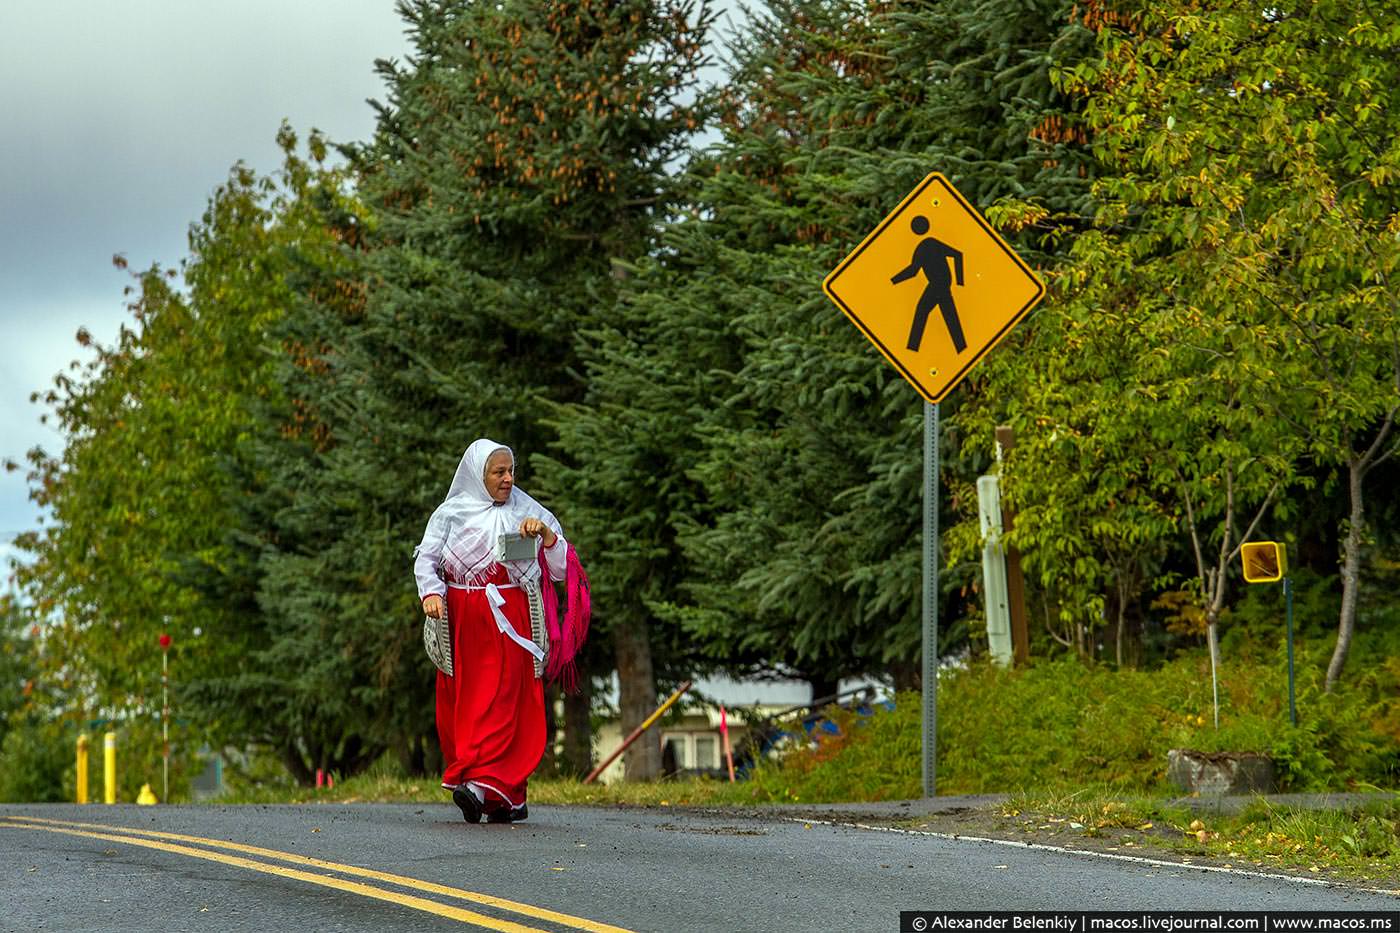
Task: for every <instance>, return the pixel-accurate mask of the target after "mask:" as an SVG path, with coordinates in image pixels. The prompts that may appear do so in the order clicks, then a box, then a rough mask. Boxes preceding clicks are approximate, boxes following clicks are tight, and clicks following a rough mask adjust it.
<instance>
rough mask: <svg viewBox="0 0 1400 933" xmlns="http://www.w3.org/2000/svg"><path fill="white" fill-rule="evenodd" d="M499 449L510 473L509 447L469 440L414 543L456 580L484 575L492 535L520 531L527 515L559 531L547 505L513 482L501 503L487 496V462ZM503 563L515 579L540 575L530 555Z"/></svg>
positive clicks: (491, 553)
mask: <svg viewBox="0 0 1400 933" xmlns="http://www.w3.org/2000/svg"><path fill="white" fill-rule="evenodd" d="M498 451H504V452H505V453H507V454H510V461H511V472H512V473H514V471H515V453H514V451H512V450H511V449H510V448H509V447H507V446H506V445H504V444H498V443H496V442H495V441H493V440H490V439H489V438H485V437H482V438H478V439H477V440H474V441H472V443H471V446H469V447H468V448H467V452H466V453H464V454H462V460H461V462H460V463H459V464H458V465H457V473H456V475H455V476H453V477H452V485H451V486H449V487H448V490H447V498H446V499H444V500H443V502H442V504H441V505H439V506H438V507H437V509H436V510H435V511H434V512H433V515H432V518H430V519H428V527H427V529H426V530H425V531H424V532H423V542H422V543H421V544H419V545H418V552H424V551H426V552H428V553H434V552H436V553H437V554H438V557H439V560H438V564H439V567H440V568H441V570H442V571H443V572H445V573H446V574H447V575H448V576H450V577H451V578H452V579H454V580H456V581H458V582H463V583H475V582H477V580H478V579H480V578H483V577H485V576H486V575H487V574H488V573H489V572H490V570H491V566H492V564H494V563H495V547H496V539H497V538H499V537H500V536H501V535H502V534H505V533H507V532H518V531H520V523H521V522H523V521H524V520H525V519H527V518H538V519H539V520H540V521H542V522H544V523H545V524H546V525H548V526H549V527H550V529H551V530H552V531H553V532H554V533H555V534H556V535H562V534H563V533H564V532H563V529H561V528H560V527H559V520H558V519H556V518H555V517H554V515H553V514H552V513H551V512H550V511H549V509H546V508H545V507H544V506H542V505H540V504H539V502H537V501H535V499H534V498H533V497H532V496H530V495H529V494H528V493H527V492H525V490H523V489H521V488H520V487H518V486H514V485H512V487H511V490H510V496H509V497H508V498H507V499H506V501H505V502H503V503H500V504H497V503H496V502H495V500H493V499H492V498H491V496H490V494H489V493H487V491H486V464H487V461H489V460H490V459H491V456H492V455H493V454H495V453H497V452H498ZM415 553H417V552H415ZM505 565H506V570H507V571H508V572H509V574H510V578H511V579H512V580H514V581H517V582H518V581H520V580H522V579H534V578H537V577H538V576H539V572H540V571H539V565H538V564H537V562H535V561H533V560H523V561H507V562H505Z"/></svg>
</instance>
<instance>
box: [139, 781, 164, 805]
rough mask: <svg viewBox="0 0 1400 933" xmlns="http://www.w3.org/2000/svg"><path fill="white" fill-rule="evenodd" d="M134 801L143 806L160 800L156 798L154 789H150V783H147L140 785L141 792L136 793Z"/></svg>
mask: <svg viewBox="0 0 1400 933" xmlns="http://www.w3.org/2000/svg"><path fill="white" fill-rule="evenodd" d="M136 802H137V803H139V804H141V806H143V807H149V806H151V805H152V804H156V803H160V801H159V800H157V799H156V793H155V791H153V790H151V785H149V784H142V785H141V793H139V794H137V795H136Z"/></svg>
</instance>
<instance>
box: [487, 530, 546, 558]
mask: <svg viewBox="0 0 1400 933" xmlns="http://www.w3.org/2000/svg"><path fill="white" fill-rule="evenodd" d="M539 547H540V539H539V538H527V537H526V536H525V535H521V534H516V533H515V532H506V533H505V534H503V535H501V536H500V537H499V538H497V539H496V560H498V561H508V560H534V559H535V555H537V554H538V553H539Z"/></svg>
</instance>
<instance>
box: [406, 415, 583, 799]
mask: <svg viewBox="0 0 1400 933" xmlns="http://www.w3.org/2000/svg"><path fill="white" fill-rule="evenodd" d="M514 535H519V536H521V537H522V538H524V539H526V541H527V542H528V544H533V543H534V542H536V541H537V542H538V544H537V545H535V547H534V548H531V547H529V546H528V544H527V546H526V547H525V548H524V549H523V553H519V552H520V551H521V550H522V549H521V548H520V542H519V541H514V542H513V541H512V540H511V539H512V536H514ZM413 569H414V576H415V577H416V578H417V581H418V596H419V599H420V600H422V603H423V610H424V612H425V613H427V614H428V615H429V616H431V617H433V618H436V619H441V618H443V617H444V615H445V616H446V618H447V619H448V621H449V625H450V631H451V644H452V659H453V664H452V667H453V676H448V675H447V674H445V673H443V672H441V671H439V672H438V675H437V729H438V739H439V741H440V742H441V744H442V754H443V760H444V762H445V768H444V770H443V776H442V785H443V787H445V788H447V789H449V790H451V791H452V799H453V801H454V802H455V803H456V804H457V806H458V807H460V808H461V810H462V817H463V818H464V819H465V820H466V821H467V822H469V823H476V822H479V821H480V820H481V818H482V816H483V815H484V816H485V817H486V820H487V822H489V823H505V822H511V821H514V820H523V819H525V818H526V817H527V816H528V815H529V810H528V809H527V807H526V804H525V793H526V784H527V781H528V779H529V777H530V774H531V773H532V772H533V771H534V770H535V768H536V767H538V765H539V763H540V759H541V758H542V757H543V755H544V744H545V713H544V686H543V684H544V681H545V680H546V679H547V680H555V679H558V678H561V677H562V678H563V679H564V680H565V681H566V682H571V681H572V678H573V677H574V676H575V674H574V669H573V659H574V656H575V655H576V654H577V652H578V650H579V648H580V647H581V646H582V644H583V640H584V638H585V637H586V635H587V632H588V617H589V603H588V578H587V576H585V575H584V573H583V568H582V567H581V566H580V564H579V562H578V557H577V555H576V554H575V553H574V549H573V546H572V545H571V544H569V543H568V542H567V541H566V540H564V533H563V529H562V528H560V526H559V521H558V519H556V518H555V517H554V515H553V514H552V513H551V512H550V511H549V510H548V509H546V508H545V507H544V506H542V505H540V504H539V503H538V502H537V501H535V500H534V499H533V498H532V497H531V496H529V495H528V494H526V492H525V491H524V490H522V489H517V488H516V487H515V455H514V453H512V452H511V450H510V448H509V447H506V446H505V445H503V444H497V443H496V442H494V441H491V440H488V439H486V438H480V439H478V440H476V441H473V442H472V444H471V446H470V447H468V448H467V452H466V453H465V454H463V455H462V460H461V463H460V464H459V465H458V467H457V474H456V476H454V477H453V479H452V486H451V487H450V488H449V489H448V493H447V498H446V499H445V500H444V501H443V503H442V504H441V505H439V506H438V507H437V509H436V510H435V511H434V512H433V514H432V517H431V518H430V519H429V520H428V527H427V529H426V530H425V531H424V533H423V541H422V543H421V544H419V545H418V549H417V550H416V551H415V552H414V566H413ZM552 581H567V584H568V585H567V590H568V613H567V615H566V617H565V618H564V619H563V620H562V621H561V620H560V619H559V617H558V616H559V613H558V606H557V600H556V598H555V595H554V585H553V582H552ZM546 635H547V637H546Z"/></svg>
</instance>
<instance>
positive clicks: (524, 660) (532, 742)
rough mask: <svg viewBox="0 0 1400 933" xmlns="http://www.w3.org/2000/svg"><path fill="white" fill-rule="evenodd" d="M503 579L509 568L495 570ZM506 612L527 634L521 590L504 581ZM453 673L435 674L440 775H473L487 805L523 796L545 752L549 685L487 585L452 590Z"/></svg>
mask: <svg viewBox="0 0 1400 933" xmlns="http://www.w3.org/2000/svg"><path fill="white" fill-rule="evenodd" d="M498 575H499V578H500V579H498V580H493V582H495V583H497V585H500V584H501V583H504V582H506V575H505V571H504V568H500V569H499V571H498ZM501 595H502V596H504V597H505V600H506V604H505V605H504V606H502V607H501V611H502V612H504V613H505V617H506V620H507V621H509V622H510V623H511V625H512V626H514V628H515V631H516V632H517V633H518V634H519V635H520V637H522V638H524V639H525V640H527V641H528V640H529V639H530V605H529V602H528V601H527V600H526V598H525V593H524V591H523V590H520V589H517V588H510V589H502V590H501ZM447 611H448V616H449V618H450V619H451V623H452V660H453V669H454V670H455V671H456V676H454V677H448V676H447V675H446V674H444V673H442V672H441V671H439V672H438V675H437V729H438V740H439V741H440V742H441V743H442V757H443V761H444V762H446V767H445V769H444V770H443V774H442V781H443V783H444V784H447V785H451V786H455V785H457V784H462V783H465V782H467V781H473V782H475V783H476V784H477V785H478V786H479V787H481V788H482V790H483V791H485V792H486V798H487V799H486V804H485V806H486V809H487V810H492V809H495V808H496V807H499V806H501V805H503V804H508V805H510V806H513V807H518V806H520V805H521V804H523V803H524V802H525V785H526V782H527V780H528V779H529V777H530V774H531V773H532V772H533V771H534V770H535V768H537V767H538V766H539V763H540V759H541V758H542V757H543V756H544V742H545V725H544V688H543V685H542V682H541V681H539V680H537V679H535V666H534V658H532V657H531V656H530V654H529V653H528V652H527V651H525V649H523V648H521V647H520V646H519V645H517V644H516V643H515V642H513V641H511V640H510V639H509V638H508V637H506V635H505V634H504V633H502V632H501V630H500V629H498V628H497V627H496V620H495V617H494V616H492V615H491V607H490V604H489V603H487V601H486V591H485V590H461V589H456V588H450V589H448V591H447Z"/></svg>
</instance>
